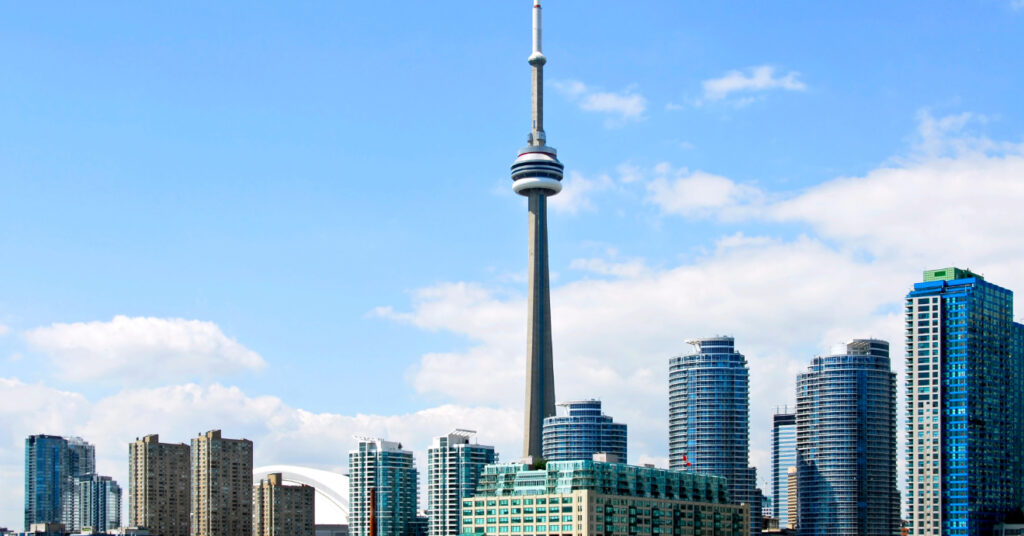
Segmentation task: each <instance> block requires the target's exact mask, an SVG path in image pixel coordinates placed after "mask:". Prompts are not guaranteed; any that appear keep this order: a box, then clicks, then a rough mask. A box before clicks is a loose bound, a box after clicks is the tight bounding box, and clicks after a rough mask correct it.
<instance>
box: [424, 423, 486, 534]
mask: <svg viewBox="0 0 1024 536" xmlns="http://www.w3.org/2000/svg"><path fill="white" fill-rule="evenodd" d="M475 436H476V432H474V431H472V430H453V431H452V432H451V433H449V434H447V435H443V436H440V437H435V438H434V443H433V444H432V445H431V446H430V448H429V449H427V513H428V515H429V518H430V521H429V525H428V527H427V532H428V534H430V536H456V535H457V534H459V526H460V523H459V522H460V520H461V519H462V515H461V514H462V511H461V505H462V499H465V498H466V497H471V496H472V495H473V493H475V492H476V485H477V482H478V481H479V480H480V475H481V474H482V473H483V471H484V467H485V466H487V465H488V464H492V463H494V462H495V461H497V456H496V455H495V454H494V447H492V446H490V445H480V444H477V443H476V442H475V441H473V442H470V440H471V439H473V438H474V437H475Z"/></svg>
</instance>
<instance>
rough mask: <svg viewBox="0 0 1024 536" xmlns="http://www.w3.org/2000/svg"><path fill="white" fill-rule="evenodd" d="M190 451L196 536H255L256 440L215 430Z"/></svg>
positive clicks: (193, 525) (192, 529) (193, 519)
mask: <svg viewBox="0 0 1024 536" xmlns="http://www.w3.org/2000/svg"><path fill="white" fill-rule="evenodd" d="M190 451H191V501H190V502H191V513H192V523H191V534H192V536H252V469H253V466H252V441H249V440H248V439H225V438H223V437H221V432H220V430H211V431H209V432H206V433H205V434H202V435H200V436H199V437H196V438H194V439H192V446H191V449H190Z"/></svg>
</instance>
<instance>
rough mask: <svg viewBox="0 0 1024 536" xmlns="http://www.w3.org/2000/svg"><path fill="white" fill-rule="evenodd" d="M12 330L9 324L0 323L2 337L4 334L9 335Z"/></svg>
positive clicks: (0, 335)
mask: <svg viewBox="0 0 1024 536" xmlns="http://www.w3.org/2000/svg"><path fill="white" fill-rule="evenodd" d="M10 331H11V328H9V327H7V326H5V325H3V324H0V337H3V336H4V335H7V334H8V333H9V332H10Z"/></svg>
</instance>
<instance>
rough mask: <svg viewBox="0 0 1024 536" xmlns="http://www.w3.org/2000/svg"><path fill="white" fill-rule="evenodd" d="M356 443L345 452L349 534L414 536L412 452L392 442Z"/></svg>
mask: <svg viewBox="0 0 1024 536" xmlns="http://www.w3.org/2000/svg"><path fill="white" fill-rule="evenodd" d="M358 439H359V444H358V445H357V446H356V448H355V450H350V451H349V452H348V471H349V475H348V486H349V492H348V496H349V517H348V523H349V525H348V526H349V533H350V534H351V535H352V536H414V534H415V533H416V523H417V519H416V503H417V500H418V497H419V480H418V479H417V471H416V464H415V462H414V461H413V456H412V452H411V451H408V450H403V449H402V444H401V443H398V442H395V441H385V440H383V439H376V438H369V437H363V438H358ZM371 529H372V530H371Z"/></svg>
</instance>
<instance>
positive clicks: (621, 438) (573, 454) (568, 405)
mask: <svg viewBox="0 0 1024 536" xmlns="http://www.w3.org/2000/svg"><path fill="white" fill-rule="evenodd" d="M558 407H560V408H563V410H562V412H561V415H556V416H554V417H547V418H546V419H544V431H543V458H544V459H545V460H548V461H571V460H590V459H593V457H594V454H597V453H599V452H603V453H606V454H610V455H612V456H614V459H616V460H618V461H619V462H622V463H626V454H627V448H626V425H625V424H621V423H616V422H614V421H613V420H612V418H611V417H609V416H607V415H605V414H604V413H603V412H602V411H601V401H600V400H579V401H574V402H563V403H561V404H558Z"/></svg>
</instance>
